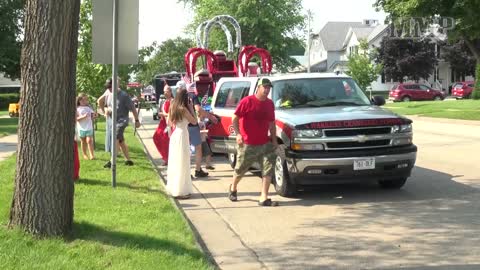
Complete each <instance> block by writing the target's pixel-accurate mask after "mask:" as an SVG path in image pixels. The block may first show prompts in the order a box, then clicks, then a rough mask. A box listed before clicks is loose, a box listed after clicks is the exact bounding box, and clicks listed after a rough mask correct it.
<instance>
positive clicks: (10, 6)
mask: <svg viewBox="0 0 480 270" xmlns="http://www.w3.org/2000/svg"><path fill="white" fill-rule="evenodd" d="M23 3H24V1H23V0H1V1H0V14H1V16H0V37H1V38H0V72H1V73H4V75H5V76H6V77H8V78H11V79H18V78H20V54H21V48H22V40H21V38H22V22H23Z"/></svg>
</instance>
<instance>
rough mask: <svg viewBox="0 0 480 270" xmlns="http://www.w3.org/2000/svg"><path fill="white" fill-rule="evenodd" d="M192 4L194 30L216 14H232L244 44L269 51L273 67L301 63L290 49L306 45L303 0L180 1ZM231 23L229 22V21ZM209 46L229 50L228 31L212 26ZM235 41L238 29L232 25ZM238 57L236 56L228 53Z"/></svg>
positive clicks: (285, 66) (284, 66) (281, 69)
mask: <svg viewBox="0 0 480 270" xmlns="http://www.w3.org/2000/svg"><path fill="white" fill-rule="evenodd" d="M181 2H184V3H188V4H190V5H192V6H193V9H194V11H195V18H194V22H193V23H192V24H191V25H190V26H189V29H190V31H191V32H192V33H194V32H195V29H196V28H197V26H198V25H199V24H200V23H202V22H204V21H206V20H209V19H211V18H213V17H214V16H217V15H225V14H228V15H231V16H232V17H234V18H235V19H236V20H237V21H238V23H239V24H240V27H241V31H242V43H243V44H242V45H256V46H257V47H260V48H265V49H267V50H269V51H270V53H271V55H272V58H273V64H274V67H275V68H276V69H277V70H279V71H281V72H285V71H287V70H288V69H289V68H292V67H295V66H296V65H298V62H297V61H296V60H295V59H293V58H290V57H289V52H291V51H292V50H296V48H298V47H301V46H302V47H303V45H304V44H303V41H302V39H301V37H300V36H299V33H300V32H302V29H303V28H304V26H305V18H304V16H302V15H301V12H302V1H301V0H244V1H236V0H193V1H192V0H181ZM226 25H227V26H229V25H228V24H226ZM212 29H213V30H212V31H211V32H210V35H209V36H210V38H209V49H211V50H212V51H215V50H223V51H225V52H226V51H227V41H226V38H225V34H224V33H223V31H222V30H221V29H220V28H218V27H217V28H212ZM230 32H231V33H232V39H233V40H234V41H235V30H234V29H233V28H230ZM229 57H232V58H233V59H236V58H235V57H236V56H235V55H229Z"/></svg>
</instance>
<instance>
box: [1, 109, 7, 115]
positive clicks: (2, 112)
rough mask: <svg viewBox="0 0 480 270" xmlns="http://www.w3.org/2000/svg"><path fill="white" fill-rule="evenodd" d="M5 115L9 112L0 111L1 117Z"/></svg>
mask: <svg viewBox="0 0 480 270" xmlns="http://www.w3.org/2000/svg"><path fill="white" fill-rule="evenodd" d="M3 115H8V110H5V111H3V110H0V116H3Z"/></svg>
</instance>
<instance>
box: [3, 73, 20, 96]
mask: <svg viewBox="0 0 480 270" xmlns="http://www.w3.org/2000/svg"><path fill="white" fill-rule="evenodd" d="M19 90H20V81H19V80H11V79H9V78H6V77H4V76H3V74H2V73H0V93H18V92H19Z"/></svg>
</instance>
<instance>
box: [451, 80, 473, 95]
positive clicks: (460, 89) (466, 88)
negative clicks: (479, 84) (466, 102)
mask: <svg viewBox="0 0 480 270" xmlns="http://www.w3.org/2000/svg"><path fill="white" fill-rule="evenodd" d="M474 84H475V82H473V81H465V82H458V83H456V84H455V85H454V86H453V88H452V96H453V97H455V98H456V99H461V98H470V96H471V95H472V92H473V88H474Z"/></svg>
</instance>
